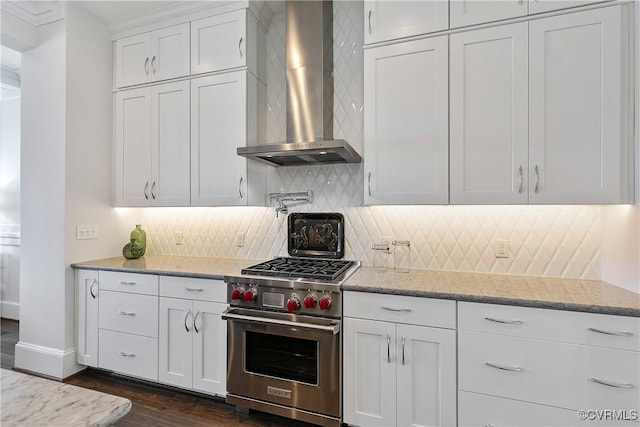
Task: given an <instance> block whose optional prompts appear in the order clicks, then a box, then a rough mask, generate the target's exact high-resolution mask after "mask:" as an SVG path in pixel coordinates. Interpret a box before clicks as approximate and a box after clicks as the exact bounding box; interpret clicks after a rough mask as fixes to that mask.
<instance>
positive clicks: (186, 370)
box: [158, 298, 193, 388]
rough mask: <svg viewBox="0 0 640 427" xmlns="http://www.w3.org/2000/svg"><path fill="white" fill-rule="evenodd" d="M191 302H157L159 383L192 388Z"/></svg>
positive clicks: (164, 299)
mask: <svg viewBox="0 0 640 427" xmlns="http://www.w3.org/2000/svg"><path fill="white" fill-rule="evenodd" d="M191 306H192V302H191V301H190V300H184V299H177V298H160V316H159V322H160V324H159V338H158V379H159V380H160V381H161V382H164V383H167V384H172V385H175V386H178V387H184V388H191V385H192V378H193V374H192V372H193V367H192V359H193V357H192V354H193V344H192V337H193V311H192V307H191Z"/></svg>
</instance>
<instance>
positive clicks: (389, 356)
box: [387, 334, 391, 363]
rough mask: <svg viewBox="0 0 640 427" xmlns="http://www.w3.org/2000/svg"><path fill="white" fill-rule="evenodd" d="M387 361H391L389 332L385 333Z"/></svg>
mask: <svg viewBox="0 0 640 427" xmlns="http://www.w3.org/2000/svg"><path fill="white" fill-rule="evenodd" d="M387 363H391V334H387Z"/></svg>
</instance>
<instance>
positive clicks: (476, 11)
mask: <svg viewBox="0 0 640 427" xmlns="http://www.w3.org/2000/svg"><path fill="white" fill-rule="evenodd" d="M449 8H450V13H451V28H457V27H465V26H467V25H474V24H481V23H484V22H492V21H498V20H501V19H509V18H515V17H518V16H525V15H526V14H527V1H504V0H494V1H478V0H451V1H450V2H449Z"/></svg>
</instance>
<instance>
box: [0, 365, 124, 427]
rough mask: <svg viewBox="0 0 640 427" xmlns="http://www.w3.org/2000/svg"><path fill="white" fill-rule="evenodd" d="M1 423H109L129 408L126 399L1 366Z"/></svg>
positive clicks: (9, 424) (52, 424)
mask: <svg viewBox="0 0 640 427" xmlns="http://www.w3.org/2000/svg"><path fill="white" fill-rule="evenodd" d="M0 382H2V407H1V410H0V412H1V413H2V414H1V415H0V420H1V424H2V427H12V426H16V427H17V426H96V427H99V426H109V425H111V424H113V423H114V422H116V421H117V420H119V419H120V418H122V417H123V416H124V415H126V414H127V413H128V412H129V410H130V409H131V402H130V401H129V399H125V398H123V397H118V396H113V395H111V394H106V393H102V392H99V391H95V390H89V389H86V388H81V387H76V386H74V385H70V384H65V383H62V382H58V381H52V380H47V379H44V378H40V377H36V376H33V375H27V374H23V373H20V372H16V371H9V370H6V369H2V371H1V373H0Z"/></svg>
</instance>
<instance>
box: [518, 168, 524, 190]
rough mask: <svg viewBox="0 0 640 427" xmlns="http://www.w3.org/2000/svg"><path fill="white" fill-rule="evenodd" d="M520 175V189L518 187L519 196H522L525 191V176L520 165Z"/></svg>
mask: <svg viewBox="0 0 640 427" xmlns="http://www.w3.org/2000/svg"><path fill="white" fill-rule="evenodd" d="M518 173H519V174H520V187H518V194H522V192H523V191H524V174H523V173H522V165H520V168H519V169H518Z"/></svg>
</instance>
